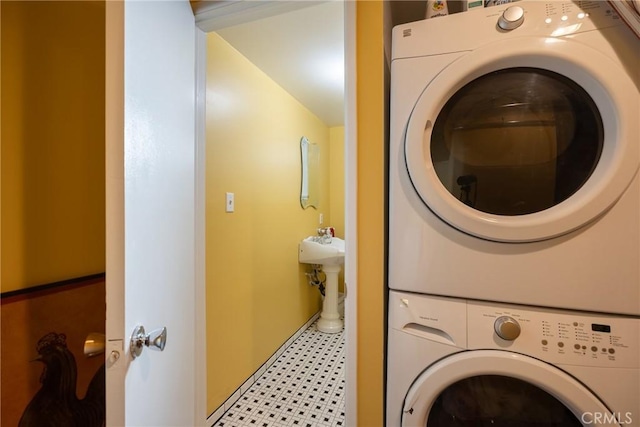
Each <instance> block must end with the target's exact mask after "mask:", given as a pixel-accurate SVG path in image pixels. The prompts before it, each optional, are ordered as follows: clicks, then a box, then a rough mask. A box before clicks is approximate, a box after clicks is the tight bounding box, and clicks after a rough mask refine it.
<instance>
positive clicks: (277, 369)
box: [215, 323, 345, 427]
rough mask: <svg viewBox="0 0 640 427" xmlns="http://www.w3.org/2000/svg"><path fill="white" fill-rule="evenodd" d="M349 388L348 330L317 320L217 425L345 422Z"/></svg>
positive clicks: (312, 426)
mask: <svg viewBox="0 0 640 427" xmlns="http://www.w3.org/2000/svg"><path fill="white" fill-rule="evenodd" d="M344 388H345V387H344V331H343V332H340V333H337V334H324V333H322V332H319V331H318V330H317V329H316V324H315V323H313V324H312V325H311V326H310V327H309V328H307V329H306V330H305V331H304V332H303V333H302V334H301V335H300V337H298V339H297V340H295V341H294V342H293V344H291V346H289V347H288V348H287V349H286V350H285V351H284V353H283V354H282V355H281V356H280V357H279V358H278V359H277V360H276V361H275V362H274V363H273V365H271V367H270V368H269V369H267V371H266V372H265V373H264V374H263V375H262V376H261V377H260V378H259V379H258V380H257V381H256V382H255V383H254V384H253V386H252V387H251V388H250V389H249V390H248V391H247V392H245V393H244V394H243V395H242V396H241V397H240V399H239V400H238V401H237V402H236V403H235V404H234V405H233V407H232V408H231V409H229V410H228V411H227V412H226V413H225V414H224V415H223V416H222V418H220V420H219V421H218V422H217V423H216V424H215V426H216V427H244V426H261V427H272V426H274V427H275V426H278V427H279V426H303V427H316V426H318V427H320V426H331V427H334V426H343V425H344V423H345V416H344V402H345V400H344Z"/></svg>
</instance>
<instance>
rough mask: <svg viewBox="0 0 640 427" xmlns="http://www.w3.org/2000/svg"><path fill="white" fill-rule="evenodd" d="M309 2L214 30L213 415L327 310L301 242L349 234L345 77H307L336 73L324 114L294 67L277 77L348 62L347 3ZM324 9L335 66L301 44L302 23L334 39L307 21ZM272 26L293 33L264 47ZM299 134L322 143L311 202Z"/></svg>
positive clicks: (313, 81) (210, 211)
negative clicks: (306, 200) (335, 30)
mask: <svg viewBox="0 0 640 427" xmlns="http://www.w3.org/2000/svg"><path fill="white" fill-rule="evenodd" d="M303 6H304V8H303V9H298V10H294V11H286V13H277V14H275V15H273V16H270V17H267V18H264V19H260V20H258V21H255V20H254V21H252V22H250V23H247V24H242V25H234V26H231V27H225V28H221V29H217V31H216V32H215V33H209V34H208V35H207V36H206V38H207V45H208V46H207V78H206V80H207V91H206V93H207V101H206V115H207V117H206V149H205V152H206V159H207V160H206V162H207V164H206V167H205V170H206V172H205V174H206V199H207V200H206V206H207V215H206V217H207V232H206V235H207V239H206V240H207V243H206V250H205V252H206V258H207V261H206V265H207V294H208V295H207V310H206V312H207V341H208V351H207V359H208V360H207V365H208V377H209V380H208V385H209V391H208V399H207V413H208V415H209V414H211V413H212V412H216V411H217V410H219V408H220V406H225V405H224V404H225V402H227V400H228V398H229V397H232V398H233V396H234V395H236V394H237V393H238V391H239V389H241V388H246V383H245V380H247V381H249V380H248V378H250V377H252V376H253V375H254V373H255V372H256V371H257V370H258V369H260V368H261V367H262V366H263V365H264V363H265V362H267V360H268V359H269V358H270V356H272V355H273V354H274V353H276V351H279V348H280V345H281V344H284V343H285V342H286V341H288V340H290V338H291V337H292V335H294V334H295V333H296V331H297V329H298V328H299V327H301V326H302V325H304V324H305V322H306V321H307V320H309V319H311V318H312V317H313V315H314V314H315V313H317V312H318V311H319V309H320V305H321V297H320V294H319V292H318V290H317V289H316V288H312V287H310V286H309V285H308V279H307V277H306V275H305V272H306V267H305V266H304V265H299V264H298V262H297V244H298V242H299V241H300V240H301V239H303V238H305V237H307V236H309V235H311V234H315V232H316V229H317V228H318V227H320V226H332V227H334V229H335V231H336V236H339V237H342V238H344V232H345V230H344V211H345V209H344V199H345V197H344V139H345V138H344V92H343V90H344V77H343V75H342V74H341V73H339V75H338V77H336V75H335V71H334V72H333V75H330V76H326V73H325V76H322V77H320V76H318V75H317V74H316V75H315V76H313V77H307V78H306V80H305V79H304V78H303V79H302V86H306V89H309V87H311V86H318V85H319V84H320V83H322V81H321V80H322V79H333V80H334V83H335V80H336V79H337V80H338V82H337V83H338V85H339V95H338V99H339V102H338V104H339V105H337V106H336V105H335V104H334V105H333V106H332V107H330V108H329V109H328V110H329V114H328V115H327V114H324V115H323V113H322V112H319V110H318V108H321V107H318V105H317V104H318V102H317V101H318V98H319V96H317V95H316V96H315V97H314V96H313V95H312V96H311V97H310V98H309V96H308V95H307V98H306V99H310V100H309V101H304V100H305V94H304V93H302V94H301V93H300V92H297V91H296V89H295V87H294V86H295V83H293V85H294V86H288V85H291V83H290V81H291V76H289V77H288V80H285V81H282V80H278V79H279V77H278V72H281V74H282V72H283V73H284V74H287V72H288V73H289V74H290V75H293V77H297V75H299V74H304V72H303V69H304V68H305V67H307V66H309V67H308V68H311V71H314V70H315V71H325V72H326V71H328V69H331V68H332V67H334V69H335V68H337V69H338V70H339V71H342V70H344V64H343V62H342V58H343V57H344V53H343V52H344V36H343V22H344V18H343V8H344V4H343V3H342V2H329V3H324V4H320V5H317V4H312V5H311V6H309V5H303ZM297 7H298V8H300V7H301V3H299V4H298V5H297ZM280 12H282V11H280ZM323 14H327V19H329V23H332V21H331V20H333V23H338V25H339V27H340V28H339V29H340V35H339V36H340V39H339V40H338V41H337V42H335V41H334V42H333V44H334V45H336V44H338V46H337V48H338V49H340V50H339V51H338V52H337V55H336V52H334V56H338V59H339V63H338V65H337V67H336V65H335V64H334V61H332V60H331V59H330V58H329V57H327V53H323V52H319V51H318V50H317V49H316V50H315V52H314V47H313V46H311V47H309V46H308V45H306V44H305V43H304V42H302V41H301V39H302V37H301V34H304V32H307V33H311V34H314V35H315V36H316V38H320V39H323V41H324V42H326V41H327V39H328V38H330V37H328V36H326V35H325V36H324V37H323V36H322V34H320V33H321V28H317V29H314V28H310V24H311V23H315V24H316V25H320V26H322V25H323V24H322V20H321V19H319V18H320V16H321V15H323ZM196 16H198V15H196ZM324 26H325V27H326V26H327V24H326V23H325V24H324ZM274 28H280V29H286V30H287V31H285V32H283V31H279V32H278V34H276V39H277V38H278V37H280V38H279V39H277V40H275V41H271V42H270V43H271V45H272V46H274V47H276V49H275V51H274V52H273V53H271V54H268V55H263V53H264V51H265V50H266V49H267V48H266V47H264V46H262V45H260V44H259V43H256V39H258V40H262V39H264V38H266V37H267V36H266V34H271V35H273V33H274ZM261 31H264V34H265V35H264V36H262V33H261ZM325 44H326V43H325ZM296 45H299V46H296ZM304 46H306V49H305V50H306V51H307V53H311V57H310V58H306V59H294V58H293V57H292V56H291V54H292V50H295V49H296V48H297V47H304ZM265 58H266V59H265ZM274 59H275V61H274ZM269 61H271V63H270V62H269ZM274 62H275V65H274ZM283 65H284V66H283ZM278 68H279V69H280V70H278ZM331 71H333V70H331ZM305 75H306V74H305ZM303 89H304V87H303ZM325 92H328V90H325ZM334 98H336V97H335V96H334ZM303 101H304V102H303ZM314 103H315V104H316V105H310V104H314ZM320 116H322V118H320ZM336 117H337V118H336ZM301 137H306V138H308V139H309V140H310V141H311V142H312V143H316V144H317V145H318V146H319V147H320V152H321V155H320V158H321V162H320V163H321V167H320V169H321V175H322V179H321V187H322V188H321V191H320V194H321V196H320V200H319V203H318V206H316V207H314V208H308V209H303V208H302V207H301V205H300V200H299V199H300V179H301V178H300V177H301V170H300V169H301V167H300V158H301V154H300V148H299V141H300V138H301ZM230 200H232V201H231V204H232V206H231V207H230V206H229V203H230V202H229V201H230ZM229 301H234V303H233V304H230V303H229ZM221 349H225V350H221ZM212 384H213V386H212ZM213 387H215V389H212V388H213ZM228 404H229V403H228V402H227V405H228Z"/></svg>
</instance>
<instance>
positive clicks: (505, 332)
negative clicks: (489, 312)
mask: <svg viewBox="0 0 640 427" xmlns="http://www.w3.org/2000/svg"><path fill="white" fill-rule="evenodd" d="M493 329H495V331H496V334H497V335H498V336H499V337H500V338H502V339H503V340H507V341H513V340H515V339H516V338H518V337H519V336H520V324H519V323H518V321H517V320H516V319H514V318H513V317H511V316H500V317H498V318H497V319H496V321H495V323H494V324H493Z"/></svg>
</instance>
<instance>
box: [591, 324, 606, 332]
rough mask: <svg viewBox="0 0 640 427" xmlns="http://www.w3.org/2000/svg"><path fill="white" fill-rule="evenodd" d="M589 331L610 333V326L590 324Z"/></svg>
mask: <svg viewBox="0 0 640 427" xmlns="http://www.w3.org/2000/svg"><path fill="white" fill-rule="evenodd" d="M591 330H592V331H595V332H606V333H611V326H609V325H598V324H597V323H592V324H591Z"/></svg>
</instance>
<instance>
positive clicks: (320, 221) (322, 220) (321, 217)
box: [318, 214, 324, 225]
mask: <svg viewBox="0 0 640 427" xmlns="http://www.w3.org/2000/svg"><path fill="white" fill-rule="evenodd" d="M318 222H319V223H320V225H322V224H323V223H324V214H320V218H318Z"/></svg>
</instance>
